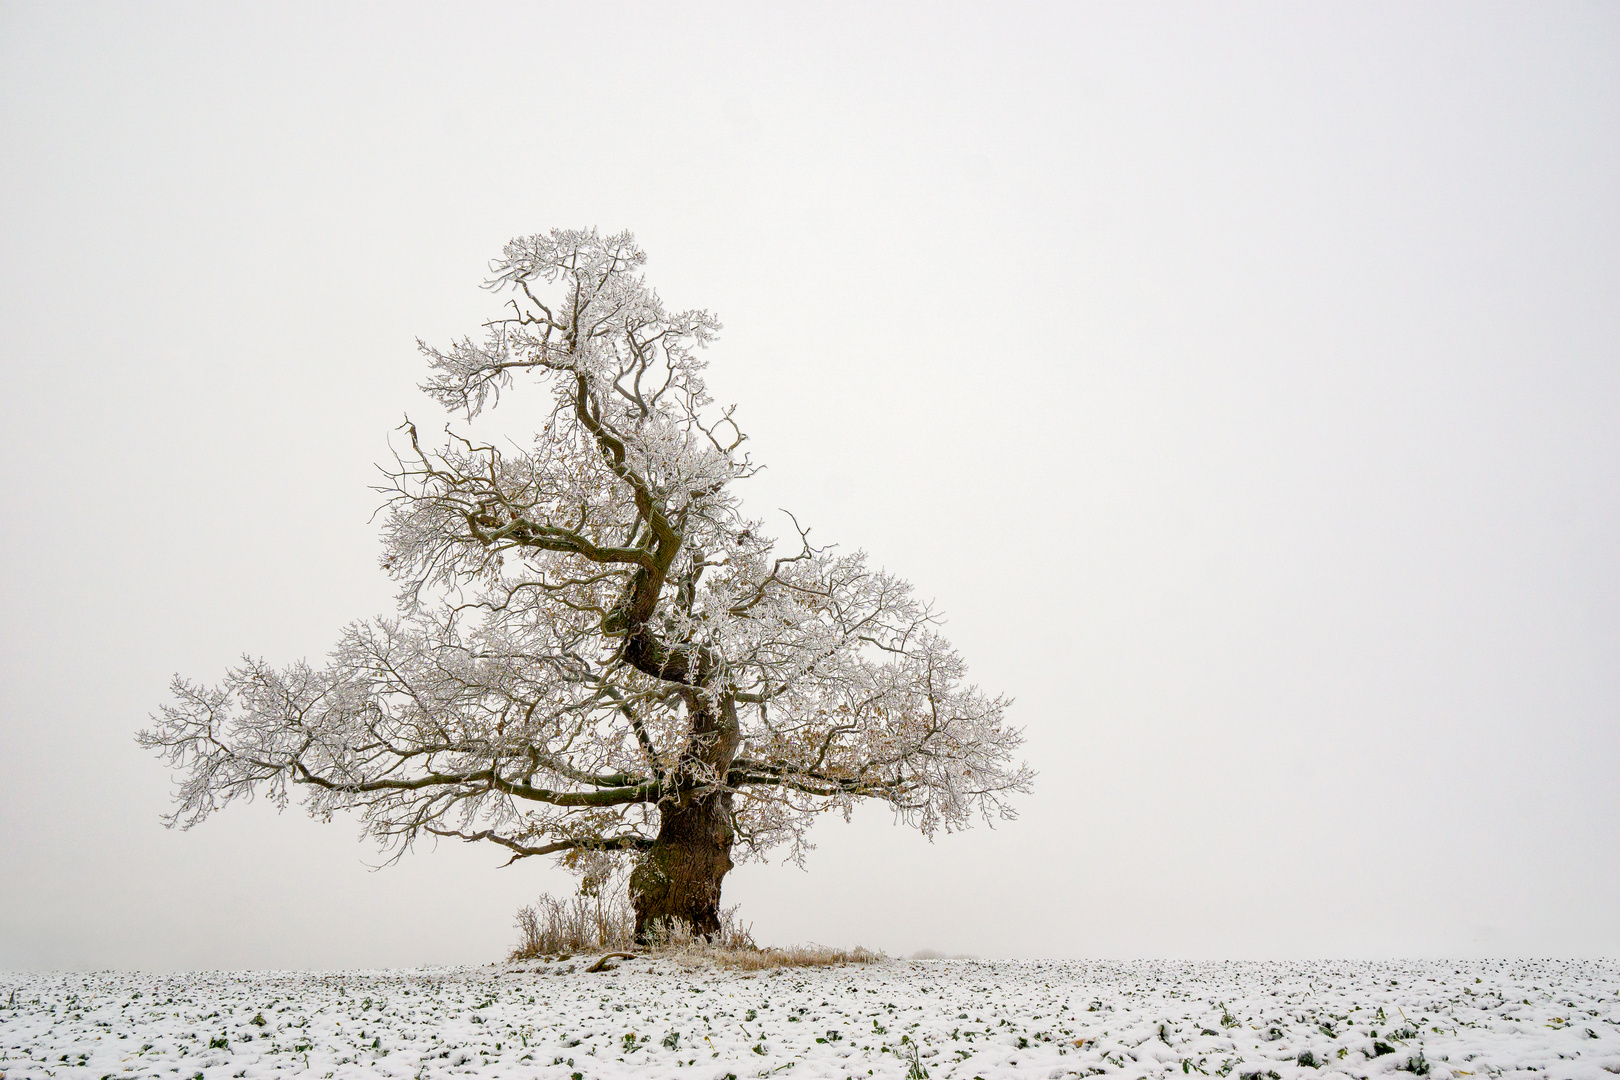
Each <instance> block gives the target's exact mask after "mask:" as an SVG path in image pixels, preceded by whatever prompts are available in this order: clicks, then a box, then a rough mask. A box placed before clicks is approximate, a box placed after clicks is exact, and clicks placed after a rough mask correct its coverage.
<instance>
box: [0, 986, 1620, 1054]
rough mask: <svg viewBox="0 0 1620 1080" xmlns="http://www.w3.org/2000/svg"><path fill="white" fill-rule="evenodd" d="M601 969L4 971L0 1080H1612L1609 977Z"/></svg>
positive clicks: (1619, 1047) (1615, 1013)
mask: <svg viewBox="0 0 1620 1080" xmlns="http://www.w3.org/2000/svg"><path fill="white" fill-rule="evenodd" d="M590 959H593V958H591V957H585V958H575V959H574V960H571V961H562V962H553V963H527V964H519V965H506V966H500V967H485V968H464V969H424V970H416V971H376V972H343V973H337V974H324V975H323V974H308V973H274V972H272V973H254V972H236V973H207V974H189V975H171V976H154V975H142V974H130V973H121V972H95V973H89V974H44V975H36V974H6V975H0V1073H3V1075H4V1078H5V1080H24V1078H28V1080H33V1078H37V1077H47V1076H51V1077H61V1078H68V1077H74V1078H77V1077H88V1078H93V1080H102V1078H106V1077H113V1078H120V1080H121V1078H123V1077H137V1076H139V1077H161V1078H164V1080H168V1078H171V1077H180V1078H182V1080H194V1078H197V1077H202V1078H203V1080H225V1078H227V1077H233V1078H234V1077H246V1078H255V1077H269V1076H274V1075H277V1074H311V1075H314V1076H318V1077H323V1078H324V1077H338V1078H360V1077H412V1078H420V1080H427V1078H429V1077H440V1076H482V1077H497V1076H500V1077H508V1076H510V1077H547V1078H558V1080H587V1078H596V1077H604V1078H612V1077H624V1076H683V1077H692V1078H694V1080H696V1078H701V1080H718V1078H724V1077H726V1076H727V1075H728V1074H730V1075H731V1076H734V1077H737V1078H739V1080H741V1078H745V1077H758V1076H769V1075H777V1076H784V1077H805V1076H815V1077H868V1076H872V1077H911V1078H917V1077H922V1076H929V1077H934V1078H936V1080H943V1078H948V1077H949V1078H956V1077H960V1078H962V1080H971V1078H973V1077H984V1078H986V1080H993V1078H996V1077H1010V1076H1025V1077H1061V1076H1071V1075H1074V1076H1092V1075H1110V1076H1123V1077H1147V1076H1171V1075H1177V1076H1179V1075H1182V1074H1199V1075H1209V1076H1232V1077H1239V1078H1241V1077H1244V1076H1254V1075H1257V1074H1258V1075H1259V1076H1260V1077H1262V1078H1266V1080H1269V1078H1271V1077H1278V1078H1284V1080H1288V1078H1296V1077H1306V1076H1309V1077H1326V1076H1332V1075H1340V1074H1342V1075H1348V1076H1356V1077H1367V1076H1372V1075H1377V1074H1384V1075H1392V1076H1394V1077H1397V1078H1398V1076H1399V1075H1401V1072H1402V1071H1406V1072H1410V1073H1414V1074H1417V1075H1424V1074H1425V1073H1427V1075H1429V1076H1431V1077H1434V1078H1436V1080H1440V1078H1447V1077H1452V1076H1481V1077H1483V1076H1494V1075H1496V1074H1499V1073H1501V1072H1504V1071H1515V1070H1525V1071H1533V1072H1536V1073H1538V1074H1542V1075H1546V1076H1548V1077H1552V1078H1560V1077H1570V1078H1580V1077H1591V1078H1594V1080H1608V1077H1609V1076H1610V1075H1611V1074H1615V1073H1620V1003H1617V997H1620V964H1617V963H1616V962H1614V961H1473V962H1442V961H1421V962H1381V963H1359V962H1320V963H1199V964H1195V963H1174V962H1164V961H1152V962H1139V963H1083V962H1070V961H1019V962H1014V961H996V962H982V961H970V960H930V961H907V960H891V961H886V962H884V963H881V964H876V965H871V966H851V967H841V968H812V969H803V968H800V969H779V970H777V971H774V972H760V973H744V972H732V971H717V970H714V969H713V968H708V967H693V966H687V965H683V964H681V963H677V962H675V961H673V960H669V959H659V960H646V959H639V960H632V961H627V962H625V963H623V964H621V965H620V966H619V967H618V968H617V969H616V970H613V971H609V972H604V973H600V974H590V973H587V972H586V971H585V970H584V968H585V966H586V964H585V962H582V960H583V961H589V960H590ZM1312 1062H1316V1063H1317V1064H1316V1065H1315V1066H1313V1065H1312V1064H1311V1063H1312Z"/></svg>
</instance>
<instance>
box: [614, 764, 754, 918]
mask: <svg viewBox="0 0 1620 1080" xmlns="http://www.w3.org/2000/svg"><path fill="white" fill-rule="evenodd" d="M660 817H661V820H660V822H659V828H658V839H657V840H655V841H654V842H653V846H652V847H651V848H650V849H648V850H647V851H646V852H644V853H643V854H642V856H641V859H640V861H639V862H637V864H636V867H635V869H634V870H632V871H631V873H630V902H631V904H632V905H633V906H634V907H635V909H636V941H637V942H639V943H642V944H645V943H646V942H647V939H648V936H649V933H650V932H651V931H652V929H653V926H654V925H655V920H658V921H660V922H661V924H662V925H663V926H666V927H667V926H670V925H671V924H672V923H673V921H674V920H676V919H681V920H684V921H685V922H686V923H687V924H688V925H689V926H691V928H692V931H693V932H694V933H696V934H700V935H702V936H703V937H705V938H713V937H714V936H715V935H716V934H718V933H719V932H720V882H721V880H722V879H723V878H724V877H725V876H726V871H728V870H730V869H731V866H732V863H731V844H732V840H733V838H734V834H733V830H732V827H731V792H729V791H719V792H708V793H705V794H702V795H694V796H691V797H689V798H686V799H682V800H680V801H679V802H671V803H666V804H664V806H663V807H662V808H661V811H660Z"/></svg>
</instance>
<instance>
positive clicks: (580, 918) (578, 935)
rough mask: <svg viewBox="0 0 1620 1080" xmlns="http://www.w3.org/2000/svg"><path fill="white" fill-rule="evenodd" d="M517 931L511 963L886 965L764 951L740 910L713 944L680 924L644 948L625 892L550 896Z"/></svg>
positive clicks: (818, 953)
mask: <svg viewBox="0 0 1620 1080" xmlns="http://www.w3.org/2000/svg"><path fill="white" fill-rule="evenodd" d="M517 927H518V930H519V931H520V932H521V933H522V934H523V940H522V941H520V942H519V943H518V945H517V946H516V947H515V948H514V949H513V950H512V952H511V953H510V954H509V955H508V956H507V959H508V960H535V959H539V958H541V957H549V956H563V955H572V954H575V953H588V952H634V953H636V954H637V955H640V956H657V957H665V958H669V959H672V960H675V961H676V962H677V963H680V964H682V965H683V966H689V967H699V966H705V965H709V964H713V965H715V966H718V967H723V968H731V969H735V970H738V971H764V970H767V969H770V968H785V967H829V966H831V965H834V964H875V963H877V962H878V961H879V960H882V959H884V956H883V954H882V953H880V952H872V951H871V950H869V949H863V948H861V947H859V946H856V947H855V948H853V949H829V948H827V947H826V946H824V945H794V946H790V947H789V948H786V949H777V948H763V949H762V948H760V947H759V946H758V945H757V944H755V943H754V937H753V933H752V931H753V927H752V925H747V926H745V925H743V924H742V923H740V922H738V921H737V909H736V908H734V907H733V908H727V909H726V910H724V911H722V912H721V913H720V932H719V933H718V934H717V935H715V936H714V937H713V938H712V939H706V938H703V937H700V936H699V935H697V934H694V933H693V932H692V928H691V926H690V925H688V924H687V923H685V922H682V921H679V920H677V921H674V922H672V923H669V924H667V925H663V926H659V927H656V928H655V929H654V931H653V935H652V936H653V940H652V941H650V942H649V943H648V944H647V945H645V946H639V947H638V946H637V945H636V942H635V928H636V916H635V911H634V910H633V909H632V908H631V907H630V901H629V898H628V897H627V896H626V895H625V894H623V893H622V892H612V893H603V892H599V893H597V894H596V895H594V896H574V897H570V898H568V899H566V900H562V899H558V898H557V897H555V896H552V895H550V894H549V893H547V894H544V895H542V896H541V897H540V899H539V900H537V901H536V902H535V903H534V904H533V905H531V906H529V907H526V908H524V909H522V910H521V911H519V912H518V914H517Z"/></svg>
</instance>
